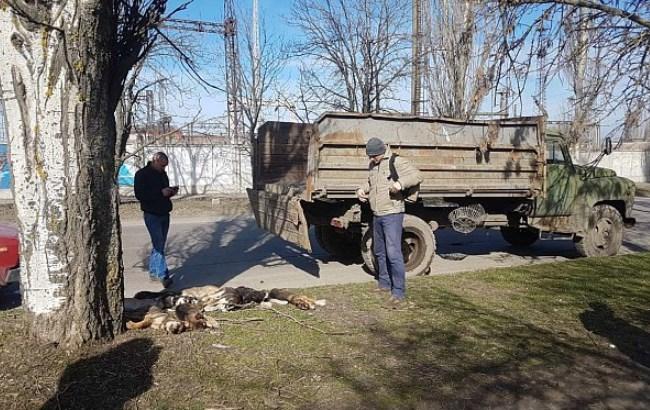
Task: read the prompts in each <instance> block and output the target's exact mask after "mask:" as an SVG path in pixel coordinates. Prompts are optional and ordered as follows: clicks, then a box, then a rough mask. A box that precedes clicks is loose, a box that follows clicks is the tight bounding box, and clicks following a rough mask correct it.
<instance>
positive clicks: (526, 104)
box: [168, 0, 569, 122]
mask: <svg viewBox="0 0 650 410" xmlns="http://www.w3.org/2000/svg"><path fill="white" fill-rule="evenodd" d="M182 3H183V1H179V0H170V1H169V3H168V11H171V10H173V9H174V8H176V7H177V6H178V5H180V4H182ZM235 7H237V8H239V9H242V10H245V11H246V12H249V11H250V9H251V7H252V0H235ZM259 7H260V18H261V19H262V20H263V22H262V23H263V24H264V25H265V27H266V29H267V31H268V32H270V33H273V34H276V35H279V36H281V37H283V38H284V39H285V40H291V39H295V38H296V37H297V36H299V35H300V33H298V32H296V31H295V29H293V28H292V27H291V26H290V25H289V24H288V21H289V19H288V17H289V16H290V14H291V7H292V0H259ZM176 17H177V18H186V19H196V20H204V21H212V22H220V21H222V19H223V1H222V0H195V1H194V2H192V3H191V4H190V5H189V6H188V7H187V10H184V11H181V12H179V13H178V14H177V15H176ZM199 36H201V37H200V40H199V42H200V44H201V48H202V49H203V51H207V52H208V53H212V54H213V55H214V56H215V57H216V58H217V59H216V61H215V62H214V64H216V65H218V64H221V61H222V59H223V57H222V55H223V54H222V53H223V43H222V41H221V39H220V37H219V36H217V35H199ZM294 67H295V65H294ZM218 72H219V69H218V67H214V68H211V67H210V66H209V65H208V67H204V68H202V70H201V73H202V75H203V76H205V77H206V78H210V77H212V79H214V80H215V81H218V78H217V77H218ZM295 75H296V72H295V69H291V67H289V69H288V70H286V73H285V77H286V78H285V81H288V80H290V79H291V77H294V78H295ZM183 77H187V76H184V75H182V74H181V73H180V72H179V75H178V77H177V78H176V79H177V80H180V81H181V82H182V83H183V84H184V85H185V86H187V87H188V89H191V90H192V91H190V92H186V93H184V95H185V98H183V101H181V100H179V99H173V98H172V99H170V100H171V101H170V102H169V103H168V104H169V107H168V111H170V112H172V113H174V114H175V115H177V116H178V117H179V119H178V122H182V121H183V118H186V119H188V120H189V118H191V117H193V116H195V115H196V114H197V113H200V116H201V117H202V118H210V117H217V116H220V115H223V112H224V108H225V102H224V101H225V95H224V94H223V93H221V92H219V91H216V90H212V89H205V88H203V87H201V86H198V85H196V83H195V82H193V81H191V80H189V79H188V78H183ZM536 81H537V79H536V78H535V77H531V78H530V79H529V81H528V85H527V89H526V92H525V93H524V100H523V104H521V103H519V102H517V105H518V106H521V107H522V109H521V113H522V115H536V114H538V111H537V108H536V106H535V104H534V102H533V101H532V98H530V97H531V95H532V94H533V93H534V92H535V84H536ZM408 87H409V84H408V83H406V84H405V85H404V88H405V89H404V98H405V99H408V96H409V94H410V91H409V89H408ZM567 87H568V86H567V84H566V83H563V82H562V80H561V79H557V78H556V79H554V80H553V81H552V82H551V83H550V84H549V85H548V88H547V91H546V101H547V110H548V113H549V116H550V119H554V120H561V119H563V118H564V111H565V110H566V109H567V104H566V97H567V96H568V95H569V94H568V88H567ZM269 98H270V99H273V98H274V97H273V96H269ZM490 104H491V98H489V97H488V98H486V102H485V104H484V106H483V107H482V110H481V111H489V110H491V108H492V107H491V106H490ZM402 105H404V107H400V108H403V109H408V104H402ZM272 115H273V116H275V115H276V114H272Z"/></svg>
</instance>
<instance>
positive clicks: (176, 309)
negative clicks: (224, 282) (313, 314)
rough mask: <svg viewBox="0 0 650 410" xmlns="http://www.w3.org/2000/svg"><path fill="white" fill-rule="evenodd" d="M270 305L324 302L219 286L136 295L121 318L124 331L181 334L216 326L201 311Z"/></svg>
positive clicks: (308, 306) (277, 292)
mask: <svg viewBox="0 0 650 410" xmlns="http://www.w3.org/2000/svg"><path fill="white" fill-rule="evenodd" d="M272 303H279V304H286V303H289V304H292V305H294V306H296V307H297V308H299V309H302V310H310V309H315V308H316V306H324V305H325V303H326V302H325V301H324V300H313V299H311V298H308V297H307V296H304V295H296V294H294V293H292V292H290V291H289V290H287V289H277V288H276V289H271V291H269V292H266V291H260V290H255V289H252V288H247V287H244V286H240V287H237V288H232V287H219V286H214V285H206V286H199V287H194V288H187V289H183V290H182V291H180V292H177V291H172V290H167V289H165V290H163V291H161V292H149V291H142V292H138V293H137V294H136V295H135V296H134V297H133V298H127V299H125V300H124V316H125V319H127V320H129V321H128V322H127V324H126V327H127V329H146V328H148V327H151V328H154V329H159V330H162V329H164V330H166V331H167V332H168V333H181V332H183V331H185V330H194V329H203V328H209V327H216V322H215V321H210V320H209V318H206V317H205V316H203V312H214V311H217V312H229V311H232V310H237V309H244V308H247V307H252V306H257V305H263V306H270V305H271V304H272Z"/></svg>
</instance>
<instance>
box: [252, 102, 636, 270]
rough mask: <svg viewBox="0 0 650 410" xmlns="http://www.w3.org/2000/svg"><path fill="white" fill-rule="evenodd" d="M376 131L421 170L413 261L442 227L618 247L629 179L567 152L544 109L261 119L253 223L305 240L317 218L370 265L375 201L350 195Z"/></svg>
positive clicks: (325, 241)
mask: <svg viewBox="0 0 650 410" xmlns="http://www.w3.org/2000/svg"><path fill="white" fill-rule="evenodd" d="M373 136H377V137H380V138H381V139H382V140H384V141H385V142H386V143H387V144H389V145H390V147H391V150H392V151H393V152H395V153H397V154H399V155H401V156H403V157H404V158H406V159H408V160H409V161H410V162H411V163H412V164H413V165H415V166H416V167H417V168H418V169H419V170H420V172H421V175H422V178H423V182H422V184H421V185H420V190H419V197H418V200H417V201H416V202H414V203H408V204H407V210H406V213H407V216H406V218H405V223H404V235H403V242H404V243H403V251H404V254H405V262H406V268H407V271H409V272H415V273H423V272H424V271H426V270H427V269H428V266H429V264H430V262H431V258H433V255H434V253H435V236H434V234H433V232H434V231H435V230H436V229H439V228H445V227H452V228H453V229H456V230H458V231H460V232H466V233H467V232H470V231H471V230H473V229H475V228H478V227H501V230H502V233H503V236H504V238H505V239H506V240H507V241H508V242H510V243H511V244H513V245H516V246H526V245H530V244H532V243H533V242H535V240H537V239H538V238H539V236H540V234H541V233H542V232H552V233H557V234H564V235H568V236H570V237H571V238H573V239H574V241H576V243H577V244H578V250H579V251H580V252H581V253H584V254H586V255H597V254H613V253H616V251H617V250H618V246H620V240H619V237H618V236H621V238H622V225H623V223H628V224H630V223H633V222H634V221H633V219H632V218H631V215H630V212H631V208H632V201H633V197H634V184H633V183H632V182H631V181H628V180H626V179H624V178H619V177H616V176H615V174H613V171H609V170H602V169H599V168H594V167H591V168H586V167H579V166H577V165H574V164H572V163H571V162H570V156H569V152H568V149H567V148H566V146H565V145H564V142H563V140H562V138H561V136H560V135H557V134H553V133H550V132H547V131H546V130H545V128H544V121H543V118H542V117H528V118H517V119H506V120H494V121H458V120H450V119H439V118H426V117H416V116H406V115H384V114H353V113H327V114H324V115H323V116H321V117H320V118H319V119H318V120H317V121H316V122H315V123H314V124H299V123H287V122H267V123H265V124H264V125H263V126H262V127H260V129H259V132H258V138H257V140H256V144H255V146H254V147H253V187H252V188H251V189H249V191H248V193H249V198H250V201H251V206H252V208H253V211H254V214H255V218H256V221H257V223H258V225H259V226H260V227H262V228H264V229H266V230H268V231H269V232H272V233H274V234H277V235H279V236H280V237H282V238H284V239H286V240H288V241H290V242H292V243H294V244H296V245H298V246H300V247H302V248H304V249H306V250H308V251H311V243H310V240H309V234H308V230H309V227H310V226H315V227H316V238H317V240H318V242H319V243H320V245H321V246H322V247H323V248H324V249H325V250H326V251H327V252H329V253H331V254H333V255H334V256H339V257H354V256H356V255H358V253H359V252H361V254H362V256H363V257H364V261H365V262H366V264H367V265H368V266H369V267H370V268H371V269H373V268H374V266H373V265H374V263H373V256H372V246H371V243H372V232H371V230H370V229H369V226H370V225H369V221H370V220H371V218H372V213H371V211H370V209H369V208H368V207H367V205H364V204H361V203H359V202H358V201H357V199H356V190H357V188H358V187H359V186H361V185H362V184H363V183H364V182H365V181H366V180H367V178H368V158H367V157H366V154H365V144H366V142H367V141H368V139H369V138H370V137H373ZM599 206H600V208H598V207H599ZM604 207H608V208H605V209H604V210H603V209H601V208H604ZM610 208H611V209H610ZM612 209H613V210H614V211H615V212H617V215H618V216H617V215H615V214H612ZM603 212H604V215H603ZM594 218H595V219H594ZM602 219H605V221H604V222H603V221H602ZM599 223H600V225H599ZM594 230H596V231H597V232H596V233H595V234H594V232H593V231H594ZM617 230H618V231H620V235H619V233H618V231H617ZM606 231H607V232H606ZM610 233H611V234H612V235H611V236H612V237H611V238H610V237H609V236H610ZM592 234H594V235H592ZM592 236H593V237H592ZM614 248H615V249H614Z"/></svg>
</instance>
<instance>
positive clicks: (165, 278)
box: [133, 152, 178, 287]
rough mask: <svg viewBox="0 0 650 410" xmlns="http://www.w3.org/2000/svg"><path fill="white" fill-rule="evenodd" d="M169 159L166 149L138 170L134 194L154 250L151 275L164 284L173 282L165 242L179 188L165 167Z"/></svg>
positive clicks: (167, 284)
mask: <svg viewBox="0 0 650 410" xmlns="http://www.w3.org/2000/svg"><path fill="white" fill-rule="evenodd" d="M168 163H169V159H168V158H167V155H166V154H165V153H164V152H157V153H155V154H154V155H153V158H152V159H151V161H149V162H148V163H147V166H146V167H144V168H142V169H140V170H139V171H138V172H136V173H135V181H134V184H133V185H134V189H135V197H136V198H137V199H138V201H140V209H142V211H143V212H144V223H145V225H146V226H147V230H148V231H149V236H150V237H151V243H152V245H153V249H152V250H151V255H150V256H149V277H150V278H151V279H152V280H156V281H160V282H161V283H162V284H163V286H164V287H168V286H170V285H171V279H170V278H169V270H168V269H167V262H166V261H165V243H166V242H167V233H168V232H169V213H170V212H171V210H172V201H171V199H170V198H171V197H172V196H174V195H176V194H177V193H178V187H170V186H169V178H168V177H167V173H166V172H165V167H167V164H168Z"/></svg>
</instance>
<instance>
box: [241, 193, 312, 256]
mask: <svg viewBox="0 0 650 410" xmlns="http://www.w3.org/2000/svg"><path fill="white" fill-rule="evenodd" d="M246 191H247V192H248V199H249V201H250V203H251V208H252V209H253V214H254V215H255V221H256V222H257V226H259V227H260V228H262V229H264V230H266V231H268V232H270V233H272V234H275V235H278V236H279V237H280V238H282V239H284V240H285V241H288V242H291V243H293V244H294V245H297V246H299V247H300V248H302V249H305V250H306V251H308V252H311V243H310V242H309V225H308V224H307V219H306V218H305V214H304V212H303V210H302V206H301V205H300V196H299V195H295V194H294V193H293V192H291V191H290V192H289V193H287V194H281V193H276V192H273V191H270V190H256V189H251V188H249V189H247V190H246Z"/></svg>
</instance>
